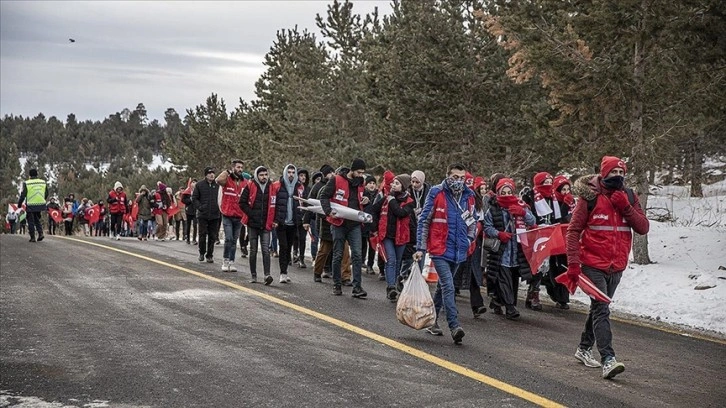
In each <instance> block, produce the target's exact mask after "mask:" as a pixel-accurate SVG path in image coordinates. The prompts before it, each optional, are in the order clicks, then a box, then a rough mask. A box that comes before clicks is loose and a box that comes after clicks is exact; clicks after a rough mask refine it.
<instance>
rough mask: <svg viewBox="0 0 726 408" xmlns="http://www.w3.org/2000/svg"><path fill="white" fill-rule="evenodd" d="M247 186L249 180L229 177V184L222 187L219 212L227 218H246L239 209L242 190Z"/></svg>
mask: <svg viewBox="0 0 726 408" xmlns="http://www.w3.org/2000/svg"><path fill="white" fill-rule="evenodd" d="M246 186H247V180H244V179H243V180H234V179H233V178H232V176H229V177H227V183H226V184H225V185H223V186H220V187H221V188H220V189H219V194H220V195H221V200H220V203H219V211H220V212H221V213H222V215H224V216H225V217H230V218H244V216H245V214H244V213H243V212H242V209H240V208H239V196H240V195H242V190H243V189H244V188H245V187H246Z"/></svg>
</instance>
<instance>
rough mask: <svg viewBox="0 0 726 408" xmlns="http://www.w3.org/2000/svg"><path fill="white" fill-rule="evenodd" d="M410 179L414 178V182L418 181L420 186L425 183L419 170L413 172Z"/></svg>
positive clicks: (423, 176)
mask: <svg viewBox="0 0 726 408" xmlns="http://www.w3.org/2000/svg"><path fill="white" fill-rule="evenodd" d="M411 178H415V179H416V180H418V181H419V182H421V184H423V183H425V182H426V175H425V174H424V172H423V171H421V170H414V171H413V172H412V173H411Z"/></svg>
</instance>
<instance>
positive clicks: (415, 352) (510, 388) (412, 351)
mask: <svg viewBox="0 0 726 408" xmlns="http://www.w3.org/2000/svg"><path fill="white" fill-rule="evenodd" d="M58 238H61V239H66V240H69V241H76V242H80V243H83V244H87V245H93V246H97V247H99V248H103V249H108V250H111V251H115V252H119V253H122V254H124V255H129V256H133V257H136V258H139V259H143V260H145V261H149V262H153V263H155V264H159V265H162V266H166V267H167V268H171V269H176V270H178V271H181V272H185V273H188V274H190V275H194V276H197V277H199V278H202V279H206V280H208V281H212V282H215V283H219V284H220V285H224V286H227V287H229V288H232V289H237V290H239V291H241V292H244V293H247V294H249V295H253V296H257V297H259V298H262V299H265V300H268V301H270V302H272V303H275V304H277V305H280V306H283V307H286V308H288V309H292V310H295V311H297V312H300V313H302V314H306V315H308V316H311V317H314V318H316V319H319V320H322V321H324V322H326V323H330V324H332V325H334V326H338V327H340V328H342V329H345V330H348V331H350V332H353V333H356V334H359V335H361V336H363V337H366V338H368V339H371V340H374V341H377V342H379V343H381V344H385V345H387V346H389V347H391V348H393V349H396V350H398V351H401V352H404V353H406V354H409V355H411V356H414V357H416V358H419V359H421V360H424V361H428V362H429V363H432V364H435V365H437V366H439V367H442V368H444V369H447V370H449V371H453V372H455V373H457V374H460V375H462V376H464V377H468V378H471V379H473V380H475V381H478V382H480V383H482V384H486V385H488V386H490V387H493V388H496V389H498V390H500V391H504V392H506V393H508V394H511V395H514V396H515V397H518V398H521V399H523V400H526V401H529V402H531V403H533V404H536V405H538V406H541V407H548V408H560V407H565V406H564V405H562V404H559V403H557V402H555V401H552V400H549V399H547V398H545V397H542V396H540V395H537V394H534V393H532V392H529V391H526V390H523V389H521V388H519V387H516V386H514V385H511V384H508V383H505V382H503V381H500V380H497V379H496V378H492V377H489V376H487V375H484V374H482V373H479V372H477V371H474V370H471V369H469V368H466V367H464V366H462V365H459V364H456V363H452V362H451V361H448V360H444V359H443V358H439V357H436V356H434V355H433V354H429V353H426V352H425V351H422V350H419V349H416V348H413V347H411V346H408V345H406V344H403V343H401V342H398V341H396V340H393V339H390V338H388V337H384V336H381V335H379V334H376V333H373V332H371V331H368V330H365V329H362V328H360V327H358V326H354V325H352V324H350V323H346V322H344V321H342V320H338V319H336V318H334V317H331V316H328V315H325V314H323V313H320V312H316V311H314V310H311V309H308V308H306V307H302V306H298V305H296V304H294V303H290V302H288V301H286V300H282V299H279V298H277V297H274V296H272V295H268V294H267V293H264V292H258V291H256V290H254V289H250V288H247V287H245V286H241V285H238V284H236V283H232V282H229V281H226V280H224V279H219V278H215V277H214V276H209V275H206V274H204V273H202V272H197V271H194V270H192V269H188V268H185V267H183V266H179V265H174V264H171V263H168V262H164V261H159V260H157V259H154V258H150V257H148V256H145V255H140V254H136V253H133V252H129V251H126V250H123V249H118V248H114V247H110V246H106V245H102V244H97V243H95V242H89V241H84V240H81V239H77V238H67V237H58Z"/></svg>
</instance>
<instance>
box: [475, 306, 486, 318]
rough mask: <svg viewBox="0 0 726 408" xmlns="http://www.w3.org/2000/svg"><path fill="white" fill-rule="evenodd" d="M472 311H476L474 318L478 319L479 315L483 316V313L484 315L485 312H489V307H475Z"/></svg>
mask: <svg viewBox="0 0 726 408" xmlns="http://www.w3.org/2000/svg"><path fill="white" fill-rule="evenodd" d="M472 311H473V312H474V318H475V319H478V318H479V317H481V315H483V314H484V313H486V312H487V308H486V307H484V306H479V307H477V308H476V309H473V310H472Z"/></svg>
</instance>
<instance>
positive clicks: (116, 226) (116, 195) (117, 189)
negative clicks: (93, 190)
mask: <svg viewBox="0 0 726 408" xmlns="http://www.w3.org/2000/svg"><path fill="white" fill-rule="evenodd" d="M106 201H108V204H109V206H108V207H109V208H108V212H109V213H110V214H111V233H112V234H113V238H114V239H116V240H120V239H121V222H122V221H123V218H124V214H126V213H127V212H128V205H129V201H128V199H127V198H126V193H125V192H124V186H123V185H122V184H121V182H120V181H117V182H116V183H115V184H114V185H113V190H111V191H109V192H108V198H107V199H106Z"/></svg>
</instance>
